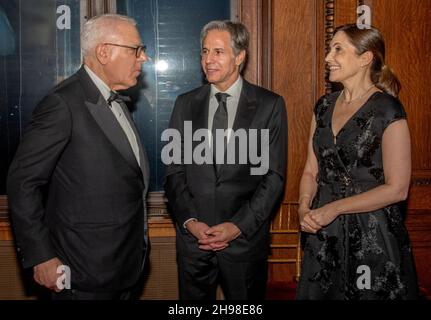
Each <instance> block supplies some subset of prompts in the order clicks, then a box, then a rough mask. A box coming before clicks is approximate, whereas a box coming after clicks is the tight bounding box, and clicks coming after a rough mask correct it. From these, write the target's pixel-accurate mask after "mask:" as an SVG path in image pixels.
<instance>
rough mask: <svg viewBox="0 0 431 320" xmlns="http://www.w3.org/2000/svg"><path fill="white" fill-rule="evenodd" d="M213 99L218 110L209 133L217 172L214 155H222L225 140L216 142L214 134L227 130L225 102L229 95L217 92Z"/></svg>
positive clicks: (218, 165)
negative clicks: (215, 100) (216, 102)
mask: <svg viewBox="0 0 431 320" xmlns="http://www.w3.org/2000/svg"><path fill="white" fill-rule="evenodd" d="M215 97H216V99H217V101H218V108H217V110H216V112H215V114H214V118H213V126H212V130H211V131H212V141H213V161H214V165H215V168H216V171H218V170H219V169H220V164H216V154H217V153H218V152H220V153H224V150H225V143H226V139H225V138H224V137H223V138H224V139H223V140H221V141H218V140H217V135H216V132H217V130H220V129H223V130H226V129H227V123H228V118H227V107H226V100H227V97H229V94H227V93H222V92H218V93H216V94H215ZM217 146H218V148H217ZM224 158H225V157H223V161H224Z"/></svg>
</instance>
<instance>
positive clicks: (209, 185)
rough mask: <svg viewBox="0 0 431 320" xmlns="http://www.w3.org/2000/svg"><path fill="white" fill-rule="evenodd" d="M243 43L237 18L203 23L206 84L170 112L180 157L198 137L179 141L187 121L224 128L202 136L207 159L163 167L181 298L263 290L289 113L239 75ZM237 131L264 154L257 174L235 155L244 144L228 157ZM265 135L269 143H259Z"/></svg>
mask: <svg viewBox="0 0 431 320" xmlns="http://www.w3.org/2000/svg"><path fill="white" fill-rule="evenodd" d="M248 41H249V33H248V31H247V29H246V28H245V27H244V26H243V25H242V24H240V23H234V22H229V21H212V22H210V23H208V24H207V25H206V26H205V27H204V28H203V29H202V32H201V47H202V51H201V64H202V69H203V71H204V73H205V75H206V78H207V80H208V82H209V84H206V85H204V86H202V87H199V88H197V89H195V90H193V91H190V92H188V93H185V94H182V95H180V96H179V97H178V98H177V100H176V103H175V107H174V110H173V113H172V116H171V121H170V129H175V130H178V132H180V135H181V139H179V140H181V149H182V150H181V151H182V153H181V154H182V160H184V158H186V157H187V152H188V151H187V150H186V149H187V148H184V145H186V144H187V143H190V144H192V146H193V148H195V147H196V146H197V143H198V142H197V141H185V140H186V139H187V135H186V134H184V133H185V132H184V127H185V122H187V123H191V124H192V130H193V132H196V131H197V130H201V129H207V130H208V131H207V132H208V133H213V132H216V130H217V131H220V130H222V132H226V133H227V134H226V137H218V136H217V134H208V136H209V137H210V138H209V139H208V144H209V145H210V147H209V148H210V149H211V152H212V156H210V157H209V158H211V160H212V161H207V162H205V163H201V162H200V161H198V162H196V161H194V160H195V159H193V161H192V163H188V162H187V161H181V163H172V164H170V165H168V166H167V168H166V175H165V191H166V195H167V197H168V199H169V204H170V206H171V210H172V214H173V216H174V218H175V220H176V231H177V239H176V240H177V253H178V255H177V262H178V270H179V285H180V298H181V299H203V300H211V299H215V297H216V288H217V285H218V284H221V286H222V289H223V292H224V295H225V297H226V298H227V299H263V298H264V295H265V287H266V281H267V255H268V250H269V243H270V235H269V227H270V219H271V213H273V211H274V210H275V209H277V204H278V202H279V200H280V197H281V194H282V191H283V186H284V183H285V169H286V158H287V149H286V146H287V115H286V110H285V104H284V100H283V98H282V97H281V96H279V95H277V94H275V93H273V92H271V91H268V90H266V89H264V88H261V87H258V86H255V85H252V84H250V83H248V82H247V81H246V80H245V79H243V78H242V77H241V76H240V71H241V69H242V67H243V66H244V63H245V59H246V52H247V48H248ZM189 121H190V122H189ZM226 129H227V130H226ZM229 129H231V130H229ZM241 129H242V130H245V131H246V132H247V133H249V136H248V145H249V146H250V149H249V150H251V149H252V147H251V146H252V145H253V146H254V147H255V149H257V150H258V153H259V154H262V153H265V152H266V153H267V154H266V155H267V156H268V159H269V161H268V163H267V164H264V165H263V166H264V167H266V168H264V169H266V170H262V172H263V174H252V172H253V170H252V169H256V168H255V164H254V163H253V161H252V159H251V157H250V154H247V156H246V157H247V161H245V162H241V161H239V158H241V156H244V155H243V154H241V150H244V149H243V147H244V145H245V144H244V143H239V144H238V143H237V144H236V145H235V144H234V147H233V149H234V150H235V151H236V153H235V154H236V155H235V156H234V157H233V158H232V159H234V160H235V161H234V162H233V163H229V162H226V161H227V160H226V153H227V158H229V153H228V152H227V151H226V152H225V150H229V148H227V147H226V146H229V144H231V143H235V139H236V136H235V133H236V132H239V131H241ZM251 129H254V130H257V132H258V133H262V132H264V131H265V130H267V131H269V139H266V140H265V139H261V141H259V139H254V138H253V136H252V135H250V132H251ZM225 130H226V131H225ZM256 136H260V135H259V134H257V135H255V136H254V137H256ZM216 140H217V141H216ZM264 140H265V141H266V142H267V144H268V146H267V147H268V148H267V149H266V148H265V147H264V144H263V145H262V144H261V142H262V141H264ZM243 142H244V141H243ZM220 143H221V144H220ZM230 150H232V149H230ZM220 154H221V156H220ZM194 155H195V154H194ZM207 159H208V158H207ZM214 160H215V161H214ZM220 160H221V161H220ZM231 162H232V161H231Z"/></svg>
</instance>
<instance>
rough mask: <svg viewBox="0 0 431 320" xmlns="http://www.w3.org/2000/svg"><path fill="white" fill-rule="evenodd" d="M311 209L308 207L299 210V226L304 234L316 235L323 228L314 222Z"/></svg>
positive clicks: (301, 207)
mask: <svg viewBox="0 0 431 320" xmlns="http://www.w3.org/2000/svg"><path fill="white" fill-rule="evenodd" d="M310 212H311V210H310V208H309V207H307V206H300V207H299V208H298V215H299V225H300V226H301V230H302V231H303V232H308V233H316V232H317V231H318V230H319V229H321V226H319V225H318V224H317V223H316V222H314V221H313V220H312V219H311V217H310Z"/></svg>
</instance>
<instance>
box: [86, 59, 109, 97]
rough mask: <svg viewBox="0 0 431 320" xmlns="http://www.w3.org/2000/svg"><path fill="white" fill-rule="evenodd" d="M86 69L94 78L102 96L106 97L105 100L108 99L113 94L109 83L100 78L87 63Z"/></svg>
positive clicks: (92, 78)
mask: <svg viewBox="0 0 431 320" xmlns="http://www.w3.org/2000/svg"><path fill="white" fill-rule="evenodd" d="M84 69H85V71H87V73H88V75H89V76H90V78H91V80H93V82H94V84H95V85H96V87H97V89H99V91H100V93H101V94H102V96H103V97H104V98H105V100H108V98H109V96H110V95H111V91H113V90H111V89H110V88H109V87H108V85H107V84H106V83H105V82H104V81H103V80H102V79H100V78H99V77H98V76H97V75H96V74H95V73H94V72H93V71H92V70H91V69H90V68H89V67H88V66H87V65H85V64H84Z"/></svg>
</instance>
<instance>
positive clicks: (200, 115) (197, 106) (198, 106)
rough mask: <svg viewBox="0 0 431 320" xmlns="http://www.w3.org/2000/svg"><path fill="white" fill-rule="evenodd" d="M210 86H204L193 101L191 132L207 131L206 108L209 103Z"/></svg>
mask: <svg viewBox="0 0 431 320" xmlns="http://www.w3.org/2000/svg"><path fill="white" fill-rule="evenodd" d="M210 91H211V87H210V85H205V86H203V87H202V90H200V91H199V92H198V94H197V95H196V97H195V99H194V100H193V105H192V110H193V115H192V117H193V131H196V130H198V129H208V108H209V102H210Z"/></svg>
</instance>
